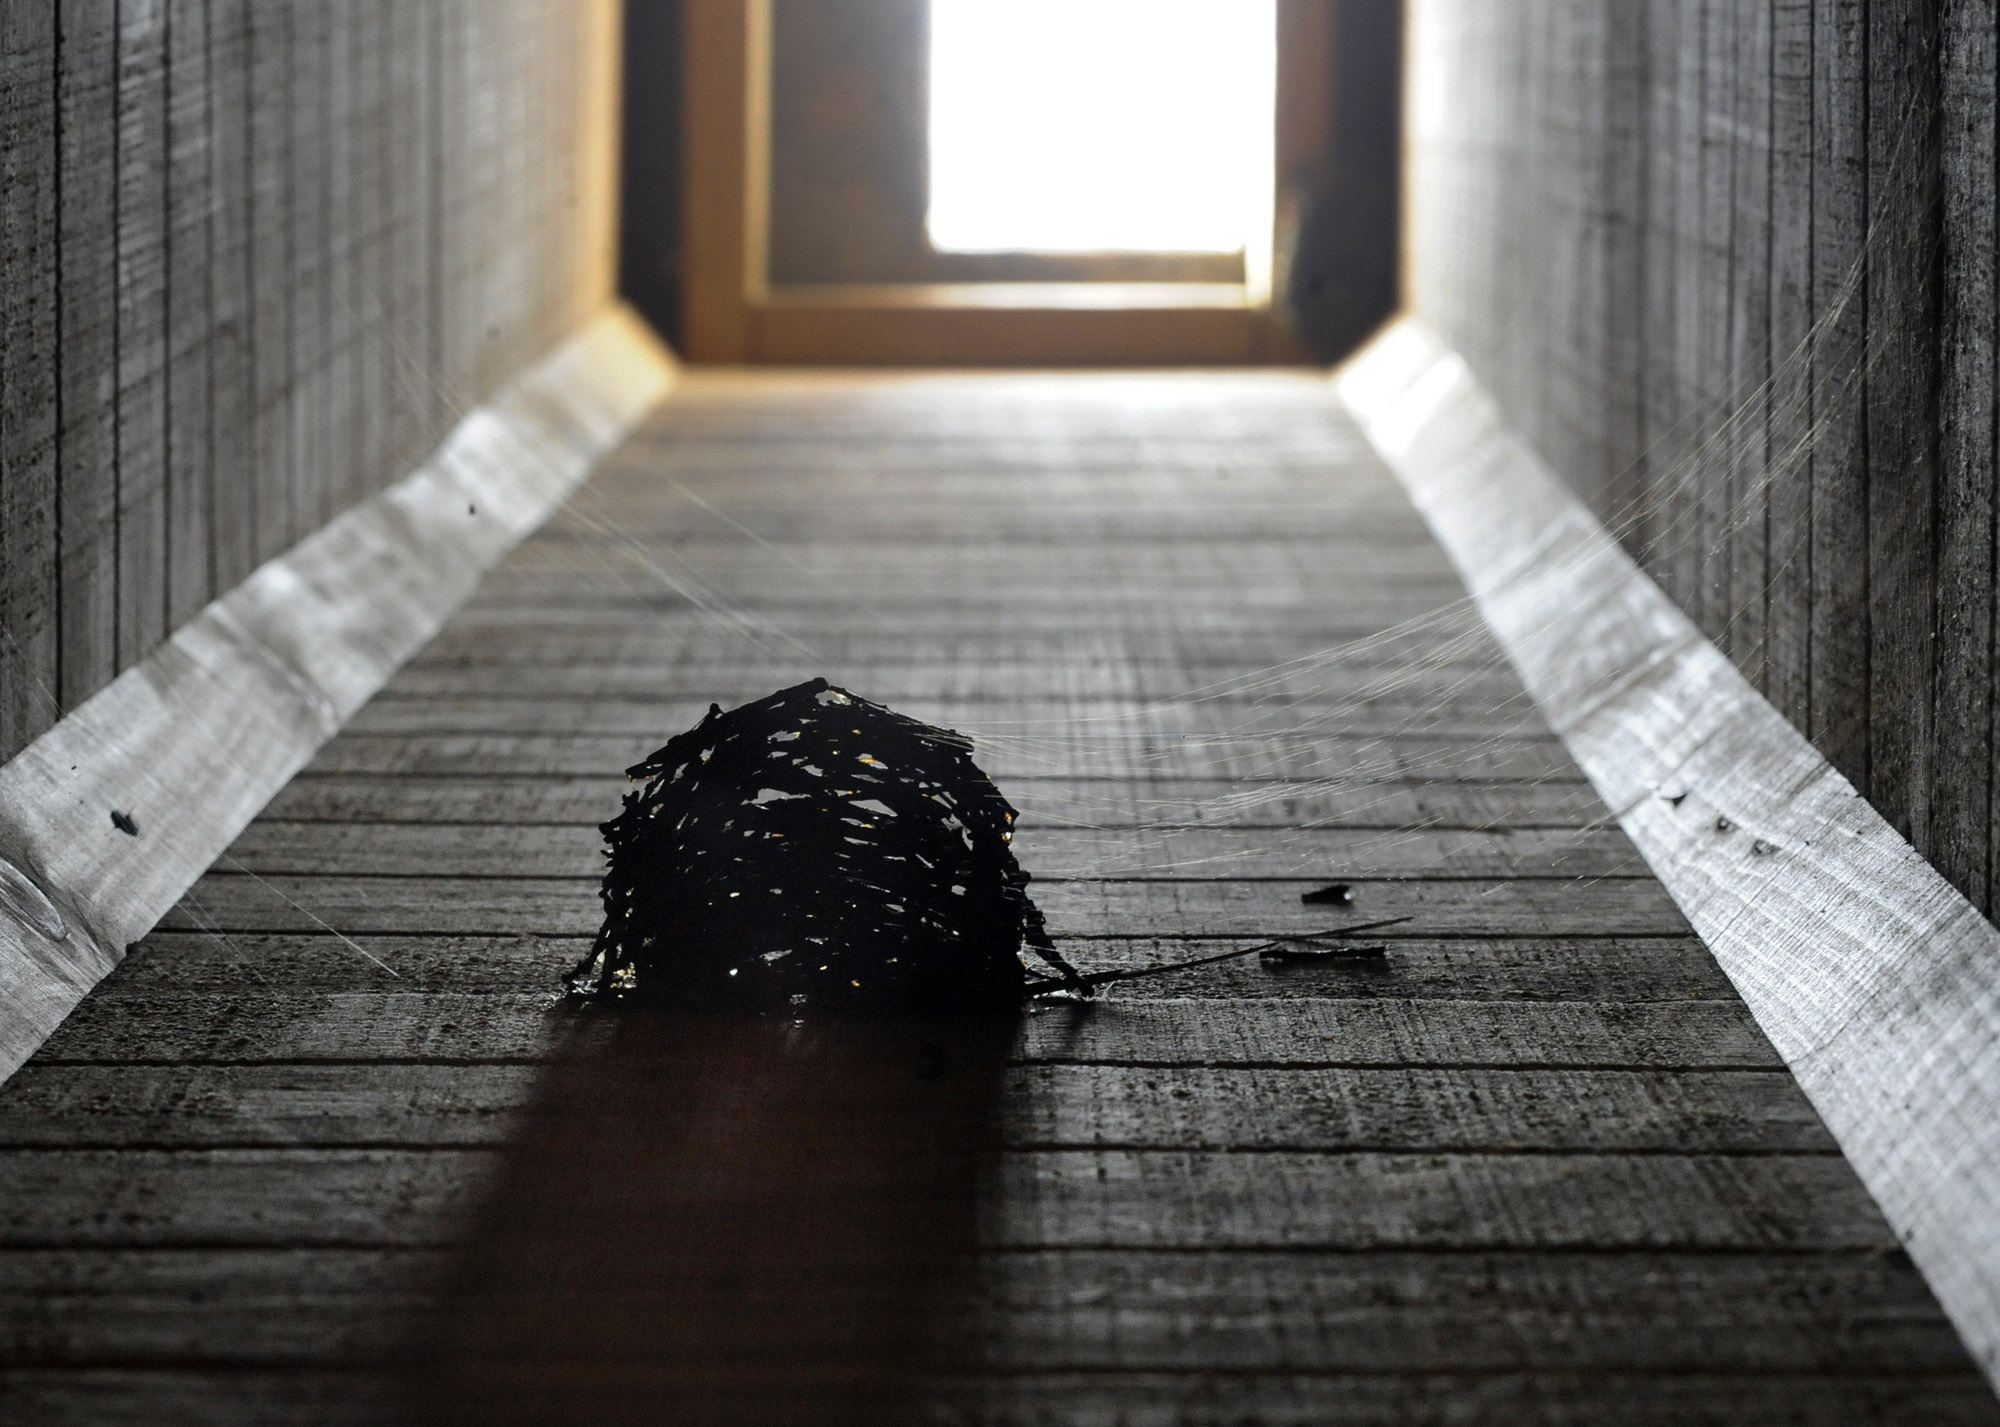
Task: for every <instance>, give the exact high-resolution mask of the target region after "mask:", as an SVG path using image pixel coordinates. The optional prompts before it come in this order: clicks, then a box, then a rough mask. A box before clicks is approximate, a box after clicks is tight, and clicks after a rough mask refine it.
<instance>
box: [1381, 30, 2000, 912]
mask: <svg viewBox="0 0 2000 1427" xmlns="http://www.w3.org/2000/svg"><path fill="white" fill-rule="evenodd" d="M1994 33H1995V10H1994V6H1993V4H1992V3H1991V0H1975V2H1973V3H1968V2H1967V0H1658V3H1649V4H1648V5H1646V6H1644V7H1638V6H1630V5H1626V4H1623V3H1621V0H1505V3H1494V0H1418V3H1415V4H1414V5H1413V6H1412V27H1411V34H1410V44H1411V56H1412V66H1413V68H1412V75H1411V95H1412V97H1411V103H1410V118H1411V124H1412V129H1411V136H1412V142H1411V146H1410V165H1411V172H1410V186H1411V203H1412V208H1411V252H1410V256H1411V278H1410V293H1409V296H1410V300H1411V305H1412V306H1413V307H1414V308H1415V310H1416V311H1417V312H1419V313H1420V314H1421V315H1422V316H1423V317H1425V318H1426V319H1427V320H1429V321H1430V322H1431V323H1432V324H1433V325H1434V326H1436V327H1438V328H1439V329H1440V330H1441V331H1442V332H1443V333H1444V334H1445V335H1446V337H1447V338H1448V339H1449V340H1450V341H1451V342H1452V343H1453V344H1454V345H1455V346H1456V347H1457V348H1458V349H1459V350H1460V351H1461V352H1463V353H1464V354H1465V355H1466V357H1467V359H1468V360H1469V361H1470V362H1471V364H1472V366H1473V367H1474V369H1475V371H1476V372H1477V374H1478V376H1479V378H1480V380H1481V381H1482V382H1483V383H1484V384H1485V385H1486V386H1487V387H1488V389H1489V390H1491V391H1493V392H1494V393H1495V394H1496V396H1497V398H1498V399H1499V400H1500V401H1501V403H1502V404H1503V405H1504V406H1505V407H1506V408H1507V410H1508V412H1509V415H1510V416H1511V418H1512V419H1513V421H1514V422H1515V423H1516V424H1517V425H1518V426H1519V427H1520V428H1521V429H1522V430H1523V431H1524V432H1525V433H1526V434H1527V436H1528V437H1529V439H1530V440H1531V441H1532V442H1533V443H1534V444H1535V445H1536V446H1537V447H1538V448H1539V450H1540V451H1541V453H1542V454H1543V455H1544V456H1545V457H1546V458H1547V459H1548V460H1549V461H1550V462H1551V463H1552V464H1553V465H1554V466H1555V467H1556V469H1557V470H1558V471H1560V472H1561V473H1562V474H1563V475H1564V476H1565V477H1567V478H1568V479H1569V481H1570V482H1571V483H1572V484H1573V485H1574V486H1575V487H1576V488H1577V489H1578V490H1579V492H1580V493H1582V494H1583V495H1584V497H1585V498H1586V499H1587V500H1589V501H1591V502H1592V503H1593V504H1594V506H1595V507H1596V509H1597V511H1598V512H1599V514H1600V516H1601V517H1603V518H1604V519H1605V521H1606V523H1607V524H1608V525H1610V526H1612V528H1613V529H1614V530H1615V531H1616V532H1617V533H1618V534H1619V535H1620V537H1621V538H1622V539H1623V540H1624V541H1625V542H1626V544H1627V545H1628V547H1629V548H1630V549H1632V550H1633V552H1634V553H1635V554H1636V555H1638V557H1639V558H1640V559H1641V561H1642V562H1643V563H1644V564H1645V565H1646V567H1647V569H1648V570H1649V571H1650V572H1651V573H1652V574H1653V575H1654V576H1655V577H1656V578H1657V579H1658V580H1659V581H1660V583H1661V584H1662V585H1663V586H1664V587H1665V588H1666V590H1667V592H1668V593H1669V594H1670V595H1672V596H1673V597H1674V599H1675V600H1676V601H1678V602H1679V603H1680V605H1681V606H1682V607H1683V608H1684V609H1685V610H1687V612H1688V613H1689V614H1690V615H1692V616H1693V617H1694V619H1695V621H1696V622H1697V623H1698V624H1699V625H1700V626H1701V627H1702V629H1703V630H1704V631H1705V632H1707V634H1708V635H1709V636H1710V637H1711V638H1712V639H1714V640H1715V641H1716V642H1717V644H1718V645H1720V647H1722V648H1723V649H1724V650H1725V652H1727V653H1728V654H1729V655H1730V656H1731V657H1732V658H1733V659H1734V660H1735V662H1736V663H1737V665H1738V666H1739V667H1740V668H1741V669H1742V670H1743V671H1744V673H1745V674H1746V675H1747V676H1748V677H1749V678H1750V680H1751V682H1752V683H1753V684H1754V685H1756V686H1757V687H1758V688H1759V689H1760V690H1761V691H1762V692H1763V693H1764V695H1765V696H1766V697H1767V698H1769V699H1770V700H1771V702H1772V703H1773V704H1774V705H1776V707H1777V708H1778V709H1779V710H1780V711H1781V712H1782V713H1784V714H1785V715H1786V717H1788V718H1789V719H1791V720H1792V721H1793V723H1794V724H1795V725H1796V726H1798V727H1799V728H1800V729H1801V730H1803V731H1804V732H1806V733H1807V734H1808V735H1809V736H1810V737H1811V738H1812V739H1813V741H1814V742H1815V743H1816V744H1817V745H1818V746H1819V747H1820V749H1821V750H1822V751H1823V752H1824V753H1825V754H1826V755H1827V757H1828V758H1829V759H1830V760H1831V761H1832V762H1833V763H1834V764H1835V765H1836V766H1837V767H1839V769H1840V770H1841V771H1842V772H1843V773H1845V774H1846V775H1847V776H1848V777H1849V778H1851V779H1852V780H1853V781H1854V782H1855V783H1856V784H1857V786H1859V787H1860V788H1861V789H1862V790H1863V791H1864V792H1865V793H1866V794H1867V795H1868V796H1869V798H1870V799H1871V800H1872V801H1873V802H1874V804H1875V805H1876V807H1878V808H1879V809H1880V810H1881V811H1882V812H1883V814H1884V815H1885V816H1886V817H1887V818H1888V820H1889V821H1890V822H1891V823H1892V824H1893V825H1895V826H1896V828H1897V829H1898V831H1900V832H1902V833H1903V834H1904V835H1905V836H1907V837H1908V838H1909V839H1910V840H1911V842H1912V843H1914V844H1915V845H1916V847H1917V848H1918V849H1919V850H1920V851H1922V852H1923V853H1924V854H1925V855H1926V856H1927V857H1928V858H1930V859H1931V861H1932V862H1933V863H1934V864H1935V865H1936V866H1937V867H1938V868H1939V870H1940V871H1942V872H1943V873H1944V874H1945V876H1946V877H1948V878H1949V879H1950V880H1951V881H1952V882H1953V883H1955V884H1956V885H1957V886H1958V887H1960V888H1961V889H1962V890H1963V891H1964V892H1965V893H1966V895H1967V896H1968V897H1970V898H1971V899H1972V901H1973V902H1974V903H1975V904H1976V905H1978V906H1980V907H1981V908H1982V909H1984V910H1985V911H1986V912H1987V913H1988V914H1989V915H1990V914H1991V913H1992V912H1993V910H1994V906H1995V897H1996V891H2000V838H1996V837H1995V836H1994V831H1993V829H1994V823H1995V802H1994V799H1995V795H1996V792H2000V787H1997V786H1996V782H1995V755H1994V744H1995V736H1996V731H2000V730H1996V721H1995V717H1994V705H1995V697H1996V675H2000V670H1996V667H1995V661H1994V651H1993V637H1994V628H1995V621H1994V612H1995V602H1996V598H1997V597H2000V581H1996V571H1995V556H1994V550H1995V529H1994V520H1995V509H1996V503H1995V490H1994V484H1995V449H1994V442H1995V410H1996V400H1995V397H1996V386H1995V366H1994V341H1995V327H1996V311H1995V274H1994V249H1995V243H1994V236H1995V234H1994V227H1995V211H1996V190H1995V154H1994V139H1995V44H1994Z"/></svg>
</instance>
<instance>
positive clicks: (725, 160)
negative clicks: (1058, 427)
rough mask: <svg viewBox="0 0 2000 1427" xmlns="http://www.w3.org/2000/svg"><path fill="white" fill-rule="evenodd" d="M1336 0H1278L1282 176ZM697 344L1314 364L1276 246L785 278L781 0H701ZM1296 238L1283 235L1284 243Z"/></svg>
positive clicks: (1298, 144)
mask: <svg viewBox="0 0 2000 1427" xmlns="http://www.w3.org/2000/svg"><path fill="white" fill-rule="evenodd" d="M1327 2H1328V0H1279V36H1280V42H1279V46H1278V56H1279V72H1278V104H1277V136H1276V137H1277V159H1278V162H1277V165H1276V167H1277V172H1278V174H1279V176H1280V177H1279V184H1278V187H1279V190H1280V191H1279V193H1278V194H1277V196H1276V200H1275V211H1276V213H1277V215H1278V221H1279V222H1281V223H1282V222H1283V221H1285V214H1286V203H1287V195H1286V193H1285V191H1284V189H1285V183H1284V178H1283V176H1284V175H1286V174H1288V173H1292V172H1296V171H1298V170H1299V169H1300V168H1301V167H1302V166H1303V167H1309V166H1310V164H1311V162H1312V160H1313V159H1314V158H1315V157H1316V156H1317V154H1318V151H1319V149H1320V148H1321V146H1322V145H1323V140H1322V138H1321V134H1322V133H1323V131H1324V123H1323V120H1324V116H1325V114H1326V112H1327V111H1326V89H1327V82H1328V77H1327V72H1326V71H1327V66H1326V64H1325V63H1324V57H1325V55H1326V53H1327V50H1326V48H1325V46H1324V44H1323V43H1320V44H1315V43H1313V40H1314V38H1315V37H1317V38H1319V39H1320V40H1323V39H1324V37H1325V35H1326V34H1327V33H1328V32H1327V30H1326V26H1325V8H1326V4H1327ZM684 16H685V19H684V24H685V27H686V28H685V40H684V50H683V53H684V55H685V58H686V70H685V73H686V83H685V88H684V91H683V94H684V99H683V103H684V106H685V107H684V110H683V119H684V123H685V138H686V146H687V147H686V155H687V157H686V162H685V166H684V168H683V183H684V186H683V190H682V247H681V253H682V262H683V265H684V267H683V283H684V286H683V293H684V302H685V306H684V308H683V312H684V314H685V315H684V325H683V330H682V345H683V347H684V348H685V349H686V350H685V353H684V355H686V356H687V357H688V358H689V359H690V360H693V361H697V362H783V363H793V364H803V365H814V364H829V363H879V364H913V365H914V364H940V365H966V366H975V365H976V366H991V365H1029V366H1052V365H1053V366H1067V365H1075V366H1119V365H1227V364H1233V363H1243V362H1260V361H1285V362H1296V361H1309V360H1311V359H1310V358H1309V357H1308V356H1306V355H1305V353H1304V349H1303V348H1302V347H1301V346H1300V345H1299V344H1298V342H1297V340H1296V339H1295V338H1293V337H1292V336H1291V334H1290V333H1289V331H1287V330H1286V329H1285V327H1284V325H1283V324H1282V323H1281V322H1280V321H1279V320H1278V319H1277V317H1276V316H1275V314H1274V313H1273V311H1272V308H1271V288H1272V281H1271V278H1272V261H1273V259H1272V252H1271V251H1270V250H1269V247H1268V246H1266V247H1265V248H1264V249H1263V250H1260V251H1253V252H1251V253H1248V254H1246V255H1245V256H1246V267H1247V268H1248V269H1249V272H1248V274H1247V277H1248V280H1247V281H1246V282H1243V283H1083V282H1070V283H868V284H827V285H812V286H803V285H785V286H773V285H772V284H771V283H770V282H769V281H768V280H767V277H766V274H767V273H768V271H769V264H768V255H767V236H768V231H769V221H770V130H771V113H770V93H771V86H770V74H771V0H685V9H684ZM1275 246H1276V247H1277V248H1278V249H1280V250H1282V248H1283V246H1284V245H1283V244H1282V243H1278V244H1276V245H1275Z"/></svg>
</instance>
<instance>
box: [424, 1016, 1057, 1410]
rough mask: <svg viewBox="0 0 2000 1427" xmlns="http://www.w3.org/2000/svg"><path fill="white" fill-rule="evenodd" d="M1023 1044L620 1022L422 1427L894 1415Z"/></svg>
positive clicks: (505, 1226)
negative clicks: (1004, 1082)
mask: <svg viewBox="0 0 2000 1427" xmlns="http://www.w3.org/2000/svg"><path fill="white" fill-rule="evenodd" d="M1017 1028H1018V1023H1017V1021H1016V1019H1015V1018H1014V1017H1012V1016H1008V1017H1002V1018H990V1019H978V1020H970V1019H968V1020H959V1021H954V1022H949V1023H922V1024H918V1023H909V1022H904V1023H897V1024H887V1023H882V1024H856V1023H834V1024H819V1025H810V1026H807V1025H794V1024H791V1023H787V1022H784V1021H774V1020H759V1019H754V1018H727V1017H714V1016H710V1017H691V1016H685V1015H676V1014H666V1013H658V1012H650V1011H648V1012H632V1013H626V1014H623V1015H622V1016H621V1020H620V1023H619V1024H618V1026H617V1028H616V1030H615V1031H614V1033H613V1034H612V1036H611V1038H610V1041H609V1044H608V1048H607V1049H605V1050H604V1051H602V1052H600V1053H598V1054H595V1055H591V1056H588V1057H586V1058H583V1059H579V1060H576V1061H572V1062H568V1063H566V1064H564V1065H562V1066H560V1067H559V1068H557V1069H556V1070H554V1071H552V1072H551V1075H550V1082H549V1086H548V1091H547V1093H546V1095H545V1096H544V1097H543V1099H542V1101H541V1103H540V1105H539V1106H538V1108H537V1110H536V1111H535V1113H534V1114H533V1116H532V1118H531V1120H530V1123H529V1125H528V1127H527V1130H526V1133H525V1134H524V1135H522V1136H521V1137H520V1138H519V1139H518V1140H517V1141H516V1144H515V1147H514V1149H513V1150H512V1151H511V1153H510V1156H509V1160H508V1163H507V1165H506V1167H505V1169H504V1170H503V1171H502V1173H501V1175H500V1178H499V1182H498V1184H497V1187H496V1191H495V1195H494V1198H493V1199H492V1201H491V1202H490V1203H489V1205H488V1207H487V1211H486V1213H485V1215H484V1216H483V1218H482V1221H481V1222H480V1224H479V1226H478V1228H477V1230H476V1233H475V1237H474V1239H473V1240H472V1242H471V1244H470V1245H469V1247H468V1249H467V1251H466V1255H465V1259H464V1262H463V1265H462V1268H461V1271H460V1273H459V1275H458V1279H457V1281H456V1283H455V1284H454V1285H453V1290H452V1292H451V1293H450V1295H449V1298H448V1307H447V1311H446V1313H445V1316H444V1318H443V1320H442V1321H441V1323H440V1324H439V1325H438V1327H437V1329H436V1331H435V1333H434V1335H433V1337H432V1341H431V1343H430V1345H429V1351H428V1353H427V1359H428V1360H427V1361H426V1362H425V1363H424V1364H423V1365H422V1367H421V1368H420V1369H419V1370H418V1373H417V1377H416V1381H415V1383H414V1389H415V1393H414V1402H413V1407H414V1414H413V1416H414V1420H417V1421H421V1422H425V1423H480V1424H487V1425H488V1427H494V1424H512V1423H537V1424H542V1423H548V1424H559V1423H590V1424H592V1425H593V1427H617V1424H621V1423H627V1422H632V1423H638V1422H646V1423H657V1422H674V1423H689V1424H691V1423H715V1424H723V1423H732V1424H733V1423H753V1422H754V1423H772V1422H787V1423H796V1424H818V1423H849V1422H853V1423H862V1422H866V1423H871V1424H873V1423H882V1422H886V1421H893V1420H895V1418H896V1417H897V1416H898V1415H900V1409H901V1408H903V1407H904V1406H905V1405H907V1404H906V1396H907V1394H908V1392H909V1391H910V1389H911V1385H912V1381H913V1379H914V1377H915V1376H917V1375H918V1374H920V1373H921V1372H922V1371H923V1369H924V1368H925V1366H926V1359H927V1345H928V1342H929V1337H930V1333H929V1329H930V1326H931V1324H932V1323H933V1322H934V1321H936V1320H937V1318H938V1317H939V1316H940V1310H942V1309H943V1308H944V1307H945V1305H946V1304H947V1302H948V1301H949V1300H950V1299H951V1298H952V1297H953V1296H954V1293H955V1292H956V1291H959V1290H960V1286H961V1283H962V1276H963V1275H964V1274H965V1273H966V1272H967V1271H968V1270H969V1266H970V1264H969V1260H970V1250H971V1249H972V1247H973V1243H974V1237H975V1233H976V1217H977V1208H978V1199H979V1190H980V1184H981V1181H982V1178H983V1176H984V1175H986V1174H987V1173H988V1171H989V1167H990V1163H991V1160H992V1158H993V1156H994V1154H995V1151H996V1148H997V1139H998V1127H997V1110H998V1102H999V1097H1000V1086H1001V1076H1002V1072H1003V1066H1004V1062H1005V1059H1006V1056H1007V1054H1008V1052H1009V1050H1010V1049H1011V1047H1012V1045H1013V1043H1014V1039H1015V1034H1016V1031H1017ZM943 1316H948V1315H943Z"/></svg>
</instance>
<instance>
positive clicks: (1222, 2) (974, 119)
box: [927, 0, 1277, 253]
mask: <svg viewBox="0 0 2000 1427" xmlns="http://www.w3.org/2000/svg"><path fill="white" fill-rule="evenodd" d="M1276 37H1277V18H1276V10H1275V0H932V3H931V47H930V207H929V212H928V220H927V226H928V229H929V235H930V241H931V243H932V244H933V246H935V247H936V248H938V249H941V250H944V251H947V252H988V253H993V252H1071V253H1086V252H1132V253H1146V252H1182V253H1235V252H1246V251H1254V250H1255V249H1256V247H1257V245H1258V244H1259V243H1260V242H1263V243H1268V241H1269V232H1270V221H1271V219H1270V211H1271V194H1272V165H1273V156H1272V136H1273V129H1274V119H1273V104H1274V96H1275V90H1276V75H1277V44H1276Z"/></svg>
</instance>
